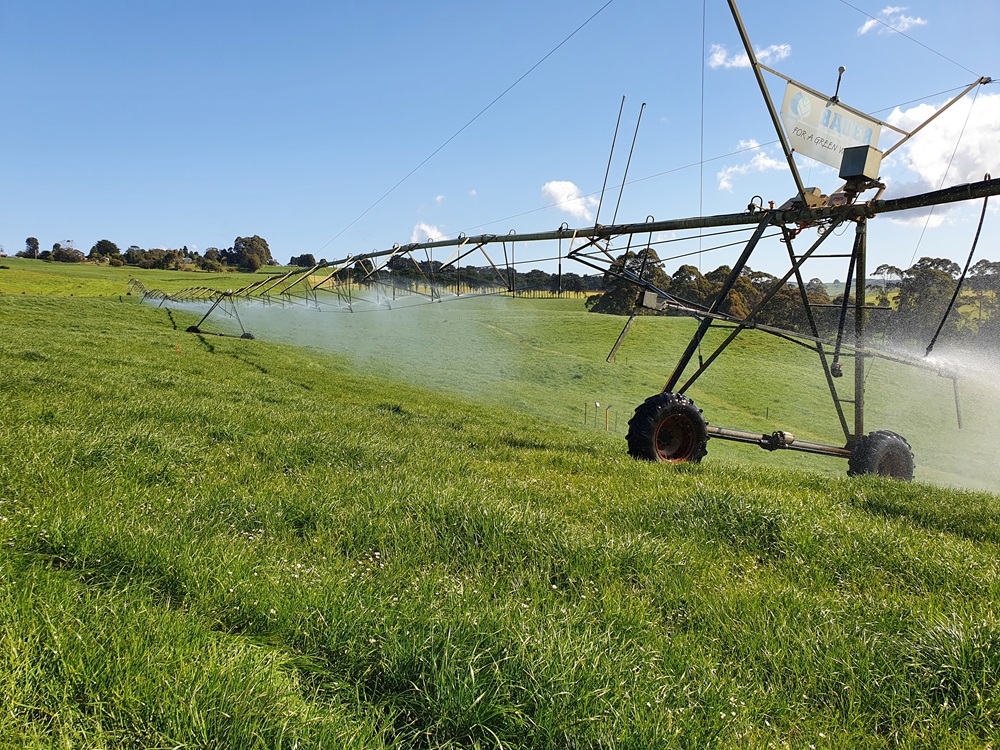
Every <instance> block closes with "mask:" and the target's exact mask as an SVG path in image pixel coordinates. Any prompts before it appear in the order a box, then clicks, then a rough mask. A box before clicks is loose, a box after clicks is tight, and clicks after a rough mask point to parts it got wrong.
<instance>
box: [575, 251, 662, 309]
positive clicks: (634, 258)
mask: <svg viewBox="0 0 1000 750" xmlns="http://www.w3.org/2000/svg"><path fill="white" fill-rule="evenodd" d="M625 272H627V273H628V274H633V275H635V276H640V275H641V276H642V278H643V279H644V280H646V281H649V282H651V283H652V284H653V285H654V286H657V287H659V288H660V289H664V290H665V289H667V288H668V287H669V285H670V277H669V276H667V274H666V272H665V271H664V270H663V263H662V262H661V261H660V258H659V256H658V255H657V254H656V251H655V250H653V248H651V247H647V248H643V249H642V250H640V251H639V252H632V251H631V250H630V251H628V252H626V253H623V254H622V255H620V256H618V257H617V258H616V259H615V260H614V262H613V263H612V264H611V266H610V267H609V269H608V272H607V273H605V274H604V289H605V292H604V294H602V295H600V296H599V297H596V296H595V297H591V298H589V299H588V300H587V306H588V307H590V309H591V312H597V313H607V314H611V315H631V314H632V313H633V312H639V313H647V314H648V313H650V312H652V311H650V310H646V309H645V308H640V307H639V306H638V303H639V295H640V294H641V293H642V289H641V288H640V287H639V286H638V285H636V284H635V283H634V282H632V281H629V280H628V279H626V278H622V277H621V276H620V275H619V274H623V273H625Z"/></svg>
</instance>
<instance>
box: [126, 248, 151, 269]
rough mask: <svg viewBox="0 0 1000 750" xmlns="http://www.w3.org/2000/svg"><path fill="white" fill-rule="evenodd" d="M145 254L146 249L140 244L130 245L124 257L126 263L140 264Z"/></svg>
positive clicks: (130, 264)
mask: <svg viewBox="0 0 1000 750" xmlns="http://www.w3.org/2000/svg"><path fill="white" fill-rule="evenodd" d="M145 256H146V251H145V250H143V249H142V248H141V247H139V246H138V245H129V246H128V250H126V251H125V255H124V256H123V257H124V260H125V264H126V265H129V266H138V265H139V264H140V263H141V262H142V259H143V258H145Z"/></svg>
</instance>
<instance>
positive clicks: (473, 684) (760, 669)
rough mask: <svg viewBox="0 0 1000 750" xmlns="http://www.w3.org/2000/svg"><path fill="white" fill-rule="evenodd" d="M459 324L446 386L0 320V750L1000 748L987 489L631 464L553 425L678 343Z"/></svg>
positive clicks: (522, 313)
mask: <svg viewBox="0 0 1000 750" xmlns="http://www.w3.org/2000/svg"><path fill="white" fill-rule="evenodd" d="M123 278H124V276H123ZM0 288H3V289H4V290H5V291H6V287H0ZM464 304H465V303H453V304H452V306H451V307H448V306H447V305H438V306H434V307H433V308H431V309H433V310H435V314H441V315H445V316H447V317H448V318H449V320H452V317H451V316H456V318H455V319H454V320H455V323H456V324H457V323H458V316H471V318H472V319H474V321H475V324H474V325H473V324H471V323H469V324H466V323H463V327H462V330H461V331H460V332H456V333H455V339H453V342H455V341H456V340H457V341H458V343H460V344H461V345H460V346H459V347H457V350H458V351H456V352H455V353H454V357H453V358H452V359H451V360H449V362H448V364H447V365H446V366H445V367H444V368H443V369H442V370H441V371H436V370H433V369H432V370H430V371H429V372H428V371H426V369H425V367H424V364H425V363H424V362H423V361H421V360H420V359H419V358H418V359H417V360H411V359H410V356H411V354H412V352H410V351H405V352H402V351H397V352H396V354H397V356H396V357H395V358H394V359H393V358H392V357H389V358H388V361H392V362H394V364H393V365H392V367H391V369H388V370H387V369H386V365H385V362H386V361H387V358H386V356H385V354H384V353H383V352H379V351H377V349H376V350H375V351H373V352H362V351H359V350H351V351H346V352H344V353H330V352H328V351H327V350H326V349H327V347H329V346H331V343H330V341H312V342H311V346H308V347H302V346H292V345H287V344H280V343H275V342H271V341H267V340H260V339H258V340H256V341H245V340H237V339H228V338H220V337H213V336H196V335H192V334H187V333H185V332H184V328H186V326H187V325H189V324H190V323H191V322H193V320H195V318H194V317H193V316H192V315H191V314H189V313H185V312H183V311H177V310H173V311H171V310H167V309H165V308H153V307H148V306H142V305H139V304H136V302H135V301H134V300H133V299H130V298H127V297H123V298H122V300H121V301H119V298H118V297H117V296H114V297H112V296H110V295H105V296H104V298H98V297H91V298H81V297H80V296H77V297H75V298H73V299H68V298H66V297H63V298H57V297H38V296H33V295H20V294H18V293H15V294H3V295H0V320H2V321H3V328H4V332H5V335H4V337H3V338H2V340H0V361H2V362H3V363H4V375H3V394H2V399H0V706H4V710H3V711H2V712H0V747H10V748H21V747H93V748H98V747H122V746H140V747H234V748H241V747H247V748H250V747H261V748H263V747H289V748H291V747H300V748H305V747H328V748H340V747H359V748H360V747H382V746H385V747H394V748H403V747H406V748H410V747H421V748H476V747H479V748H493V747H499V746H503V747H511V748H570V747H576V748H582V747H595V748H597V747H605V748H611V747H615V748H618V747H643V748H646V747H679V748H687V747H741V748H742V747H769V746H775V747H803V748H805V747H809V746H811V745H814V746H816V747H845V748H846V747H899V746H902V747H935V748H936V747H983V746H990V745H992V744H995V743H996V740H997V737H998V735H1000V730H998V728H997V722H998V720H1000V688H998V685H1000V623H998V620H997V616H996V608H995V602H996V601H997V598H998V594H1000V583H998V581H1000V570H998V568H1000V563H998V560H1000V556H998V544H1000V504H998V499H997V497H996V496H995V495H992V494H988V493H983V492H971V491H953V490H948V489H944V488H941V487H938V486H934V485H930V484H922V483H919V482H918V483H914V484H912V485H910V484H901V483H896V482H891V481H882V480H878V479H876V478H866V479H862V480H858V479H854V480H848V479H847V478H846V477H843V476H842V471H843V464H842V463H834V466H835V467H836V468H837V469H838V472H837V473H836V474H830V475H828V474H826V473H824V472H823V471H818V470H816V464H814V463H812V462H811V461H810V460H808V459H807V460H805V461H802V460H801V458H802V457H798V456H791V457H790V458H793V459H795V458H798V459H800V460H799V461H798V462H795V465H797V466H799V467H800V469H787V468H786V469H782V470H776V469H775V468H774V466H773V465H772V463H771V462H772V461H773V460H776V459H781V460H785V459H786V458H789V457H788V456H785V455H782V456H777V455H776V456H771V455H769V454H765V453H763V452H761V451H757V450H756V449H753V450H752V452H750V453H749V454H748V453H747V451H750V450H751V449H746V448H739V447H736V450H734V451H733V453H732V456H733V457H732V458H729V457H722V458H721V459H720V458H719V454H720V453H721V450H716V446H715V443H714V442H713V443H712V446H711V453H710V455H709V457H708V459H707V460H706V461H705V462H704V463H703V464H700V465H689V466H682V467H664V466H658V465H651V464H646V463H640V462H636V461H633V460H631V459H630V458H628V457H627V456H626V455H625V452H624V447H623V440H622V436H621V434H617V435H615V434H611V435H608V434H605V433H604V432H603V424H601V425H600V426H599V429H595V428H594V427H593V426H592V425H591V426H584V425H583V424H573V422H574V421H575V420H574V419H570V418H569V417H573V416H574V415H573V414H572V413H569V414H568V416H567V415H566V414H564V413H563V411H562V410H563V408H564V406H565V408H566V409H567V410H568V409H569V407H568V405H564V404H562V403H559V402H558V400H555V402H554V403H549V402H551V401H553V400H554V399H553V396H552V394H556V393H559V392H561V391H562V389H563V388H575V389H576V390H573V391H571V396H568V397H566V398H567V402H569V401H570V400H572V399H579V398H580V397H582V396H584V395H585V394H586V398H587V399H592V398H598V397H600V398H601V399H605V398H607V396H606V395H605V393H606V392H610V389H611V388H612V387H617V388H619V389H621V390H619V391H615V392H614V393H613V394H612V395H613V397H615V398H618V397H619V396H620V397H621V398H628V397H629V395H630V391H627V390H626V389H625V386H622V385H621V383H622V381H625V380H627V379H629V378H634V379H635V380H637V381H642V379H643V378H648V379H649V380H650V381H651V382H650V383H645V382H639V383H638V385H635V386H630V387H635V389H636V391H637V392H641V393H645V392H646V391H647V390H648V386H649V385H651V384H652V381H657V382H659V380H662V377H663V375H662V370H661V369H658V368H661V367H662V363H661V364H659V365H657V363H656V362H654V359H655V360H658V359H659V357H660V356H661V353H660V352H657V354H656V357H650V359H648V360H644V359H643V358H642V356H643V355H640V354H639V352H640V350H642V349H643V347H645V346H648V345H649V344H650V343H653V344H661V343H663V342H664V337H663V336H662V334H663V332H664V331H663V330H661V329H658V328H657V326H660V325H663V326H666V327H667V328H669V327H670V326H673V325H682V324H683V322H675V321H655V322H654V321H649V323H650V325H642V326H640V327H639V330H638V335H637V336H636V338H635V339H634V340H633V339H630V340H629V342H630V343H629V344H628V346H629V347H632V346H634V347H635V349H634V350H630V353H629V354H628V355H627V358H628V364H625V363H624V359H625V358H626V355H625V353H624V351H623V352H622V353H620V355H619V356H620V359H619V364H618V365H617V366H615V367H614V368H612V367H611V366H608V365H606V364H604V363H603V357H604V356H605V354H606V347H598V346H597V345H596V344H595V343H593V342H592V341H590V340H589V338H588V337H589V336H590V335H591V334H592V333H594V332H598V333H601V334H602V335H603V333H604V332H606V331H611V332H612V333H613V335H617V332H618V331H617V330H616V329H617V327H618V326H619V325H620V323H621V322H622V321H615V320H613V319H606V320H605V319H603V318H602V319H601V320H600V321H593V319H595V318H599V317H601V316H590V315H587V314H585V313H582V312H578V311H575V310H572V309H568V308H567V307H560V306H559V305H558V303H557V304H556V306H555V307H546V305H551V304H552V303H550V302H547V301H539V302H537V303H527V302H525V303H521V302H518V303H516V304H517V305H518V307H516V308H515V312H516V313H517V314H516V315H513V314H509V313H507V314H508V315H509V317H504V316H505V310H507V307H508V306H493V307H489V306H488V307H477V306H476V305H471V306H470V307H469V308H468V312H464V310H465V308H462V307H461V306H462V305H464ZM490 304H492V303H490ZM550 316H551V317H550ZM328 317H330V318H331V319H332V318H335V320H332V321H331V325H336V326H343V325H358V324H359V323H358V322H357V321H358V319H360V318H361V316H339V315H330V316H328ZM462 319H463V320H464V318H462ZM423 320H424V319H422V318H418V319H417V321H416V328H417V329H418V330H422V329H423V328H425V326H423V325H422V323H423ZM348 321H354V322H351V323H349V322H348ZM642 322H643V323H644V324H645V323H646V321H642ZM364 325H366V326H370V325H374V324H373V323H365V324H364ZM380 325H381V324H380ZM398 325H400V326H404V327H405V325H407V324H404V323H399V324H398ZM592 326H594V327H592ZM466 329H468V330H466ZM282 330H284V329H282ZM311 330H312V329H311V328H310V327H309V326H305V327H304V329H303V330H302V331H301V334H302V335H303V336H308V335H309V334H310V331H311ZM490 332H493V333H494V334H495V336H496V338H497V340H498V341H499V342H501V344H503V345H502V346H501V350H500V354H499V355H497V354H495V350H494V349H493V348H492V347H491V346H490V345H489V339H488V338H486V337H487V334H488V333H490ZM338 333H339V335H341V336H346V335H347V334H348V333H356V331H353V330H347V329H339V328H338V329H335V330H331V331H330V332H329V333H328V334H324V335H328V336H329V337H330V338H331V339H335V338H336V336H337V335H338ZM459 333H461V337H459ZM473 334H475V335H473ZM435 335H440V336H442V337H443V338H444V339H447V338H448V337H447V336H446V335H445V334H443V333H442V334H435ZM477 340H478V341H479V344H478V346H479V347H480V348H478V349H477V348H473V345H474V344H475V343H476V341H477ZM612 341H613V336H612ZM633 341H634V343H633ZM503 342H506V343H505V344H504V343H503ZM663 345H664V347H665V348H664V350H663V352H662V356H663V358H664V359H665V360H667V361H669V356H670V351H669V349H668V347H676V346H679V345H680V344H678V343H677V342H673V343H664V344H663ZM437 346H438V345H437V344H436V343H433V342H431V343H428V344H427V347H428V348H430V349H431V352H432V353H433V352H435V351H437V348H436V347H437ZM748 346H752V344H748ZM608 348H609V347H608ZM594 349H599V351H597V352H596V354H594V353H593V350H594ZM752 352H756V353H757V354H758V355H759V357H760V358H761V359H762V361H761V362H759V363H757V362H756V360H753V361H750V360H748V364H747V367H752V368H756V369H752V370H751V375H752V376H753V377H755V378H756V377H764V376H765V374H766V373H767V372H768V370H769V368H771V369H772V370H773V368H774V364H773V362H772V363H770V364H768V362H766V361H764V359H765V358H764V355H765V354H767V353H768V350H767V349H763V350H760V349H753V350H752ZM553 354H555V355H557V356H556V357H555V358H556V360H557V361H565V362H567V363H568V364H566V365H565V368H566V369H561V368H564V366H563V365H560V366H559V367H556V366H551V367H550V370H553V371H552V372H548V373H546V372H542V371H541V367H540V365H539V363H540V362H543V361H546V359H548V361H552V355H553ZM422 356H425V357H427V356H429V355H427V354H426V353H425V354H424V355H422ZM491 357H492V358H491ZM484 360H488V362H489V363H490V364H492V365H494V366H495V367H498V368H500V367H505V368H509V369H502V371H501V373H500V374H499V375H498V376H497V377H495V378H492V379H491V378H487V377H486V375H484V374H482V373H478V374H477V373H476V372H475V371H469V372H467V371H466V370H464V369H463V368H466V367H467V366H468V365H469V364H470V363H475V362H480V363H481V362H483V361H484ZM789 366H790V367H791V365H789ZM796 367H797V365H796ZM803 367H805V364H804V365H803ZM483 369H488V368H483ZM420 372H424V373H425V375H424V378H423V379H422V378H419V377H418V374H419V373H420ZM802 372H803V373H805V372H806V370H803V371H802ZM449 373H451V377H448V375H449ZM603 373H610V374H608V375H606V376H605V375H603ZM567 374H568V376H569V377H568V378H567ZM575 374H578V375H580V376H581V377H580V378H577V379H573V378H572V375H575ZM783 375H787V376H788V377H787V378H785V380H787V386H786V387H787V388H789V389H792V392H794V389H796V388H800V387H803V388H804V386H803V385H802V383H800V380H799V371H798V370H797V369H794V368H793V369H792V371H791V372H789V373H783ZM528 376H531V377H530V378H529V377H528ZM546 376H548V377H550V378H551V382H546V379H545V378H546ZM467 378H468V379H471V381H470V382H467ZM564 380H566V381H567V382H564ZM408 381H409V382H408ZM720 382H721V383H722V384H725V382H726V381H725V380H722V381H720ZM449 384H450V388H449V389H447V391H446V390H445V388H444V386H447V385H449ZM602 388H607V389H609V391H603V390H601V389H602ZM463 389H464V390H465V391H467V392H466V393H463V392H462V391H463ZM654 390H655V389H654ZM730 394H736V395H737V396H739V398H737V397H736V396H733V400H734V402H735V403H727V400H728V399H729V398H730ZM753 395H754V394H742V395H740V394H739V389H738V388H736V387H732V388H731V389H730V391H729V393H726V392H723V393H722V394H721V395H716V396H715V397H714V398H715V399H716V400H717V401H718V402H719V403H718V405H715V404H712V402H711V400H710V391H709V389H708V388H707V387H706V388H705V390H704V393H703V400H704V401H705V402H706V404H707V405H706V413H708V411H709V406H713V407H714V408H719V409H722V408H723V407H725V409H726V411H725V414H726V415H727V417H732V418H733V419H736V418H737V417H738V416H740V415H741V414H743V415H744V416H745V417H746V418H747V419H749V418H751V417H752V418H753V419H754V424H756V423H757V420H758V419H760V418H761V415H759V414H756V413H755V412H754V409H756V408H757V407H755V406H753V405H752V396H753ZM757 395H758V397H759V395H760V394H757ZM622 403H625V402H622ZM580 407H581V409H580V410H581V411H582V403H581V404H580ZM776 408H777V407H776ZM817 408H819V406H817ZM581 416H582V415H581ZM580 421H581V422H582V419H581V420H580ZM737 455H739V456H752V457H754V458H756V457H757V456H760V457H762V459H763V460H751V459H749V458H748V459H746V460H742V459H741V460H737V459H736V458H735V456H737Z"/></svg>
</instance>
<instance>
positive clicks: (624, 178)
mask: <svg viewBox="0 0 1000 750" xmlns="http://www.w3.org/2000/svg"><path fill="white" fill-rule="evenodd" d="M644 109H646V102H643V103H642V106H641V107H639V119H637V120H636V121H635V133H633V134H632V147H631V148H630V149H629V150H628V161H626V162H625V174H624V175H622V187H621V190H619V191H618V202H617V203H616V204H615V215H614V216H612V217H611V223H612V224H614V223H615V222H616V221H617V220H618V207H619V206H620V205H621V204H622V195H624V193H625V183H626V182H627V181H628V168H629V165H630V164H631V163H632V152H633V151H635V139H636V138H638V137H639V123H640V122H642V111H643V110H644Z"/></svg>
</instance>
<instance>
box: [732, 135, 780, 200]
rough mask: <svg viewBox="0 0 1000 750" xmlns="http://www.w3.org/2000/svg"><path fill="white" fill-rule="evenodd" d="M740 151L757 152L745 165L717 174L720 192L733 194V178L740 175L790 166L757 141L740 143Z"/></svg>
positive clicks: (738, 165)
mask: <svg viewBox="0 0 1000 750" xmlns="http://www.w3.org/2000/svg"><path fill="white" fill-rule="evenodd" d="M738 148H739V149H740V150H752V151H756V152H757V153H755V154H754V155H753V158H751V159H750V161H748V162H744V163H743V164H737V165H734V166H732V167H726V168H724V169H722V170H721V171H719V172H718V173H717V174H716V177H717V178H718V180H719V190H725V191H726V192H729V193H731V192H732V191H733V178H734V177H736V176H738V175H746V174H750V173H751V172H767V171H770V170H774V169H787V168H788V164H787V163H786V162H784V161H781V160H780V159H775V158H774V157H772V156H770V155H769V154H768V153H767V152H766V151H764V150H762V149H761V147H760V144H759V143H757V141H752V140H751V141H740V142H739V145H738Z"/></svg>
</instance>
